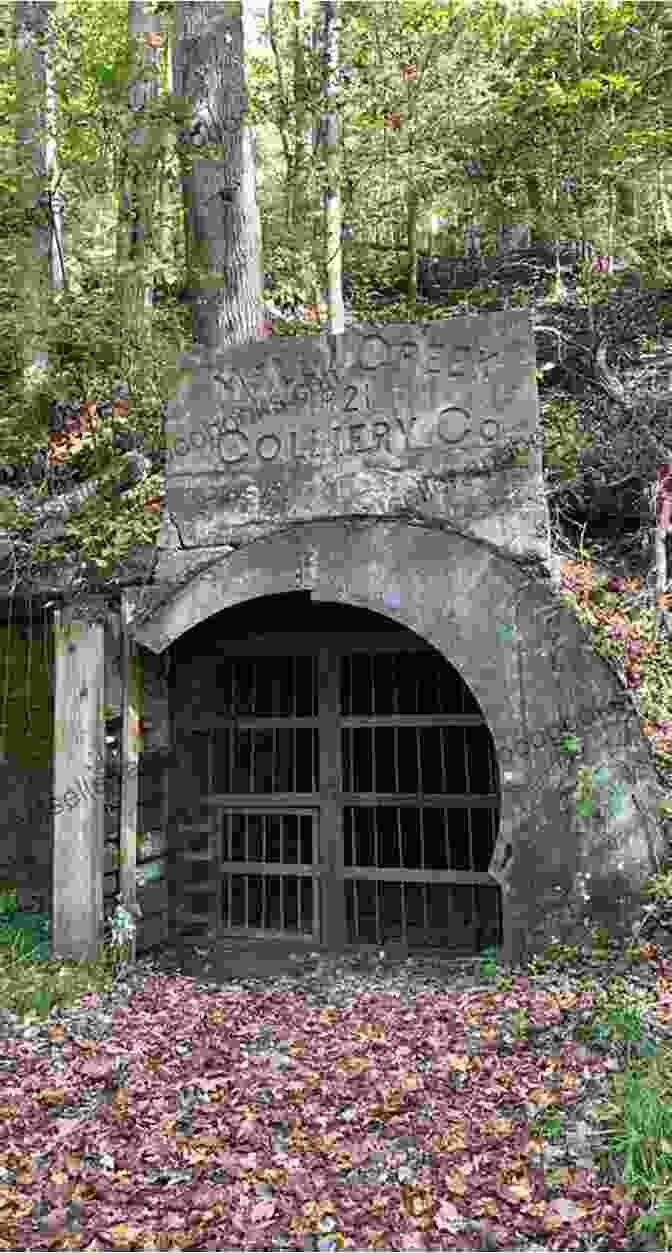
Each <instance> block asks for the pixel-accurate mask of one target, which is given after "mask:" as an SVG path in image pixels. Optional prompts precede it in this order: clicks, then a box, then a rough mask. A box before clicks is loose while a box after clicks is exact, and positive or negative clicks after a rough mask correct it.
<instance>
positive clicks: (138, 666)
mask: <svg viewBox="0 0 672 1253" xmlns="http://www.w3.org/2000/svg"><path fill="white" fill-rule="evenodd" d="M131 618H132V611H131V605H130V604H129V601H128V597H127V595H126V593H125V592H122V597H121V646H122V651H121V684H122V689H121V702H122V704H121V797H120V813H121V830H120V833H119V851H120V854H121V864H120V871H119V879H120V888H121V895H122V897H123V904H124V908H125V909H126V910H127V911H128V913H129V914H130V915H131V917H132V918H133V920H134V921H136V922H137V917H138V903H137V887H136V877H135V874H136V861H137V842H138V771H139V768H140V754H141V752H142V713H143V707H144V704H143V681H142V658H141V656H140V653H139V649H138V645H137V643H136V642H135V640H134V639H133V637H132V635H131V634H130V631H129V625H130V622H131ZM130 958H131V961H135V939H134V941H133V944H132V946H131V953H130Z"/></svg>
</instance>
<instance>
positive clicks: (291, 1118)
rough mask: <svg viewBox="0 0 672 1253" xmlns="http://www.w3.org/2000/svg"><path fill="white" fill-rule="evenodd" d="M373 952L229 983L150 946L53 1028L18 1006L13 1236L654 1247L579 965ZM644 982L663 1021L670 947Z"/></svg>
mask: <svg viewBox="0 0 672 1253" xmlns="http://www.w3.org/2000/svg"><path fill="white" fill-rule="evenodd" d="M363 966H364V963H363V962H358V961H357V960H355V959H348V958H344V957H342V956H341V957H340V958H327V957H325V956H324V955H320V954H311V955H310V959H305V960H304V961H303V962H302V963H301V964H300V967H299V964H297V968H296V970H295V971H292V972H291V973H286V974H282V975H280V976H279V977H276V978H273V979H270V978H267V979H261V978H259V979H254V978H249V979H243V980H237V981H235V982H234V981H231V980H228V981H222V982H221V984H220V983H217V982H210V983H206V982H203V981H201V982H199V981H198V980H196V979H194V978H190V977H187V976H185V975H183V974H182V973H180V972H178V971H176V970H174V969H170V968H168V969H167V970H163V971H161V970H159V969H157V968H156V966H155V964H154V963H153V962H152V961H151V960H145V961H139V962H138V963H137V965H136V967H135V968H134V969H133V970H132V971H130V972H127V974H126V976H125V981H119V982H117V983H116V984H115V985H114V987H113V988H112V989H111V990H110V991H108V992H106V993H99V994H92V995H90V996H88V997H82V998H81V999H80V1001H79V1002H78V1003H77V1005H76V1006H73V1007H70V1008H68V1009H53V1010H52V1011H51V1013H50V1015H49V1017H48V1019H47V1020H46V1021H45V1022H41V1023H32V1024H29V1025H26V1024H21V1023H20V1022H18V1020H16V1019H15V1018H14V1016H13V1015H12V1014H10V1013H9V1012H8V1011H3V1012H2V1014H1V1015H0V1039H2V1046H1V1052H0V1119H1V1122H0V1127H1V1128H2V1131H3V1133H4V1134H3V1135H2V1139H1V1140H0V1249H24V1250H42V1249H82V1250H89V1249H90V1250H112V1249H123V1250H132V1249H166V1250H168V1249H175V1250H185V1251H186V1250H199V1249H203V1250H210V1249H212V1250H215V1249H217V1250H221V1249H245V1250H274V1249H297V1250H312V1249H315V1250H320V1249H341V1248H342V1249H381V1250H388V1249H389V1250H397V1249H399V1250H402V1249H419V1250H421V1249H427V1250H472V1249H473V1250H479V1249H492V1250H497V1249H501V1250H504V1249H506V1250H511V1249H521V1250H527V1251H528V1253H533V1251H534V1250H545V1249H548V1250H601V1249H604V1250H630V1249H633V1248H636V1247H637V1248H639V1247H642V1245H641V1244H638V1243H637V1236H636V1235H635V1234H634V1233H633V1231H632V1227H633V1223H634V1220H635V1219H636V1218H637V1217H638V1216H639V1212H640V1211H639V1209H638V1207H637V1206H636V1205H635V1204H634V1203H633V1202H632V1201H631V1200H629V1199H627V1197H626V1192H625V1189H624V1186H623V1183H622V1165H623V1159H622V1157H619V1155H617V1154H611V1155H609V1158H608V1164H607V1165H606V1166H605V1165H604V1164H603V1161H604V1156H603V1157H601V1158H600V1160H599V1162H598V1161H596V1159H595V1156H594V1154H595V1152H596V1151H597V1150H604V1149H605V1147H606V1140H605V1136H604V1132H603V1129H602V1128H601V1125H600V1121H599V1110H600V1107H601V1106H602V1107H603V1105H604V1103H605V1102H607V1101H609V1099H610V1092H611V1089H610V1083H609V1077H610V1075H611V1074H613V1073H614V1072H615V1071H616V1070H620V1069H621V1068H622V1066H623V1064H624V1056H623V1053H622V1050H621V1049H620V1048H619V1044H618V1042H617V1041H614V1040H609V1041H605V1040H600V1041H595V1042H593V1041H591V1043H590V1046H588V1045H586V1044H583V1043H579V1042H578V1041H577V1040H576V1039H575V1038H574V1036H573V1031H574V1028H575V1026H576V1025H577V1023H579V1022H581V1021H583V1020H584V1019H585V1017H586V1015H587V1014H588V1013H589V1012H590V1009H591V1004H592V998H591V994H590V993H589V992H585V991H583V990H582V991H577V990H576V980H575V978H574V977H573V975H571V974H566V975H562V974H561V975H558V973H557V972H556V973H555V974H553V975H548V974H546V975H542V976H529V975H525V974H522V973H515V972H512V977H511V979H510V986H509V987H508V988H502V989H501V990H497V988H496V986H495V985H494V984H493V983H492V982H484V981H483V979H482V977H481V978H479V976H478V974H474V973H469V969H470V964H469V963H465V964H463V965H460V963H441V962H439V961H431V960H425V959H421V958H412V959H409V960H407V961H405V962H404V961H396V962H395V961H385V962H378V964H376V965H373V964H372V965H371V966H370V967H369V968H368V969H364V968H363ZM204 969H207V966H204ZM471 969H473V963H471ZM585 973H586V970H585V963H584V966H583V968H582V970H581V974H582V975H584V976H585ZM604 976H605V971H604V963H603V962H602V963H600V979H601V981H603V980H604ZM638 979H639V982H640V984H646V985H647V986H648V987H649V988H652V987H654V986H655V987H657V988H658V989H659V990H662V989H665V990H666V991H665V994H664V995H661V998H660V1004H661V1006H662V1009H660V1010H658V1009H656V1008H655V1006H654V1009H653V1011H651V1012H649V1017H648V1019H647V1032H648V1033H649V1034H650V1035H651V1036H652V1037H653V1038H657V1039H667V1038H669V1035H670V1026H669V1025H668V1024H669V1023H670V1021H671V1020H672V1014H671V1013H670V1010H669V1002H670V993H672V962H670V961H667V962H664V961H661V962H659V963H658V964H655V963H653V962H650V963H648V964H647V967H646V970H645V971H643V972H642V973H640V972H639V971H638ZM544 1117H546V1118H552V1120H553V1123H554V1127H553V1131H554V1133H553V1135H552V1136H549V1137H548V1138H547V1137H546V1136H544V1135H542V1134H540V1133H539V1131H538V1130H535V1128H537V1127H538V1123H539V1119H542V1118H544ZM533 1124H534V1125H533ZM649 1247H651V1246H649Z"/></svg>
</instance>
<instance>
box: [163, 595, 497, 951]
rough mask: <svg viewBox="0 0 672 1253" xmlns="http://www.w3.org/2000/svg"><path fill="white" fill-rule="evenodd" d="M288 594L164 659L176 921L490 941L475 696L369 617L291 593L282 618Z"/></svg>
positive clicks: (270, 932) (440, 941)
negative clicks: (170, 714) (170, 660)
mask: <svg viewBox="0 0 672 1253" xmlns="http://www.w3.org/2000/svg"><path fill="white" fill-rule="evenodd" d="M287 600H293V598H291V597H269V598H265V600H264V602H263V605H264V611H263V612H262V611H261V610H258V612H257V614H256V615H254V621H255V625H256V630H257V633H256V635H250V634H249V632H248V633H247V634H245V635H243V634H242V633H241V635H240V636H239V637H238V638H233V637H232V636H231V635H230V634H229V635H228V637H227V638H223V637H221V636H220V637H219V638H218V637H217V634H216V632H215V633H214V634H211V635H210V639H209V643H208V647H207V648H205V649H204V651H203V652H198V653H196V652H195V650H194V651H193V652H192V654H191V657H190V658H189V659H188V660H187V659H186V658H185V659H183V660H180V659H179V657H178V659H177V665H176V672H175V681H174V685H173V686H174V708H175V743H176V748H177V770H176V772H175V784H174V794H175V798H176V801H177V809H178V815H177V818H176V821H175V824H174V827H175V836H174V839H175V841H176V854H177V856H176V861H177V863H178V865H179V867H180V868H179V871H178V884H180V885H181V886H180V888H179V889H178V899H179V906H178V914H179V921H178V930H180V931H181V932H182V934H185V933H192V934H202V933H203V932H204V931H205V932H208V933H209V934H210V935H216V936H218V937H224V936H228V937H235V936H238V937H249V936H254V937H257V938H258V937H265V938H271V937H275V938H278V939H280V938H282V939H288V938H291V939H296V940H297V941H300V940H303V941H306V942H309V943H311V944H312V945H313V946H315V945H324V946H325V947H327V948H332V947H347V946H360V945H377V946H379V945H382V944H386V943H391V942H397V943H400V944H401V945H402V946H408V947H409V948H411V949H416V948H417V949H424V948H436V947H440V948H441V949H450V950H455V951H459V952H462V951H465V952H470V953H471V952H475V951H477V949H478V947H479V946H480V945H482V944H484V943H498V942H499V940H500V927H501V924H500V913H499V888H498V886H497V884H496V881H495V880H494V878H493V877H492V876H491V875H490V874H489V873H488V867H489V864H490V858H491V855H492V851H493V848H494V843H495V838H496V834H497V822H498V817H499V791H498V776H497V766H496V760H495V755H494V745H493V742H492V737H491V735H490V732H489V730H488V727H487V725H486V723H485V720H484V718H483V715H482V713H481V711H480V708H479V706H478V704H477V702H476V701H475V700H474V698H473V696H472V694H471V692H470V691H469V689H468V688H467V686H466V685H465V683H464V682H463V681H462V679H461V678H460V676H459V674H458V673H457V671H456V670H455V669H454V668H453V667H452V666H450V665H449V664H448V662H446V661H445V659H444V658H443V657H442V656H441V655H440V654H439V653H438V652H437V651H436V650H435V649H433V648H432V647H431V646H430V645H428V644H427V643H426V642H425V641H423V640H422V639H420V638H419V637H418V636H416V635H414V634H413V633H412V632H410V631H406V630H400V629H399V627H398V626H397V624H394V623H390V622H389V620H387V619H383V618H381V617H379V616H378V615H376V614H373V613H368V612H366V611H358V610H348V609H347V607H343V606H337V605H333V606H327V605H324V604H321V605H319V606H311V605H310V603H308V604H307V605H306V606H305V610H304V611H302V613H301V615H300V616H299V617H298V618H297V614H296V608H297V606H296V603H294V604H293V612H292V619H291V620H292V621H293V622H294V623H295V624H297V626H298V629H297V626H295V628H294V629H293V630H291V631H289V630H284V629H283V621H282V607H281V604H280V602H283V601H287ZM272 602H277V604H276V605H275V607H274V605H273V603H272ZM252 604H256V605H257V606H260V605H261V604H262V602H260V601H257V602H252ZM329 611H331V612H329ZM231 612H232V611H229V613H231ZM228 616H229V615H228V614H227V615H222V616H221V620H222V621H223V618H224V617H228ZM264 622H267V623H269V624H271V623H273V622H275V623H276V625H277V627H278V629H276V630H273V631H271V630H268V631H265V632H264V631H263V630H260V627H262V625H263V623H264ZM363 626H366V628H367V629H365V630H364V629H362V627H363ZM230 629H231V628H229V630H230ZM190 634H191V635H193V634H194V633H193V632H192V633H190ZM195 643H196V641H195V640H194V644H195Z"/></svg>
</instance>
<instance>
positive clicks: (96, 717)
mask: <svg viewBox="0 0 672 1253" xmlns="http://www.w3.org/2000/svg"><path fill="white" fill-rule="evenodd" d="M104 614H105V607H104V602H103V601H102V599H101V598H94V599H92V600H90V601H89V602H88V605H87V612H86V614H84V613H83V612H82V609H81V607H79V606H74V607H71V606H64V607H63V608H62V609H57V610H55V611H54V672H55V673H54V772H53V813H54V819H53V916H52V927H53V931H52V955H53V956H55V957H62V958H70V959H75V960H79V961H82V960H87V959H88V960H94V959H95V957H96V953H97V948H98V943H99V940H100V938H101V928H102V919H103V850H104V841H105V823H104V814H105V809H104V790H103V781H104V762H105V722H104V718H103V709H104V698H105V625H104ZM96 617H98V620H97V621H96V620H95V618H96Z"/></svg>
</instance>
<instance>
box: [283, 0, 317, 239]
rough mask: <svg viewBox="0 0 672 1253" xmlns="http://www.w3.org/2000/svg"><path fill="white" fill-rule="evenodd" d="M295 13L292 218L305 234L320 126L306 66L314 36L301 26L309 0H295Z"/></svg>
mask: <svg viewBox="0 0 672 1253" xmlns="http://www.w3.org/2000/svg"><path fill="white" fill-rule="evenodd" d="M291 8H292V11H293V16H294V22H295V26H294V101H295V108H296V114H295V126H294V179H293V182H292V185H291V187H290V188H289V193H290V195H291V201H292V203H291V221H292V225H293V227H294V230H296V231H299V232H301V234H303V235H305V232H306V229H307V223H306V222H305V217H304V214H305V208H306V204H307V201H308V197H307V194H306V193H307V182H308V172H309V169H310V164H311V161H312V158H313V149H314V146H315V138H316V127H315V123H314V119H313V118H312V117H311V113H310V109H309V107H308V100H307V97H308V90H309V80H308V71H307V67H306V53H310V52H311V51H312V48H313V37H312V32H311V29H310V26H308V27H305V26H304V28H303V29H301V26H302V25H303V23H304V22H305V20H306V0H291Z"/></svg>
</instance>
